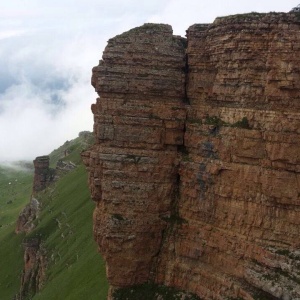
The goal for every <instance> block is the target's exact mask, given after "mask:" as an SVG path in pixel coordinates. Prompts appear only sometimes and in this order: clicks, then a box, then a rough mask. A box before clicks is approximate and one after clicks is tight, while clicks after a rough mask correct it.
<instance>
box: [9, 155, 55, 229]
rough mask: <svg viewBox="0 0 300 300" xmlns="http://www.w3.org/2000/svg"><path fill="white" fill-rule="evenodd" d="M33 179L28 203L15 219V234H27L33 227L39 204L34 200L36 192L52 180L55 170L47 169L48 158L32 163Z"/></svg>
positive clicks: (41, 158) (42, 157)
mask: <svg viewBox="0 0 300 300" xmlns="http://www.w3.org/2000/svg"><path fill="white" fill-rule="evenodd" d="M33 165H34V178H33V187H32V196H31V199H30V202H29V203H28V204H27V205H26V206H25V207H24V208H23V209H22V211H21V212H20V214H19V217H18V219H17V224H16V230H15V232H16V233H20V232H29V231H31V230H32V229H33V228H34V227H35V225H34V220H35V219H36V218H37V215H38V212H39V209H40V203H39V201H38V199H36V195H37V193H38V192H40V191H42V190H44V189H45V188H46V187H47V186H48V185H49V183H50V182H52V181H53V180H54V176H55V170H54V169H51V168H49V156H39V157H37V158H36V159H35V160H34V161H33Z"/></svg>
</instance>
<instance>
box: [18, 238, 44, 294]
mask: <svg viewBox="0 0 300 300" xmlns="http://www.w3.org/2000/svg"><path fill="white" fill-rule="evenodd" d="M23 247H24V262H25V266H24V270H23V274H22V278H21V288H20V292H19V294H18V295H16V297H15V298H16V299H17V300H23V299H31V297H32V296H33V295H35V294H36V293H37V292H38V291H39V290H40V289H41V288H42V286H43V284H44V282H45V279H46V266H47V259H46V254H45V249H44V248H43V246H42V245H41V243H40V241H39V240H38V239H35V238H33V239H29V240H27V241H25V242H24V243H23Z"/></svg>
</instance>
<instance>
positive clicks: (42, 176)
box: [32, 156, 55, 194]
mask: <svg viewBox="0 0 300 300" xmlns="http://www.w3.org/2000/svg"><path fill="white" fill-rule="evenodd" d="M33 165H34V179H33V188H32V190H33V194H35V193H37V192H40V191H42V190H44V189H45V188H46V187H47V186H48V184H49V183H50V182H52V181H53V180H54V176H55V170H54V169H51V168H50V167H49V156H38V157H37V158H36V159H35V160H34V161H33Z"/></svg>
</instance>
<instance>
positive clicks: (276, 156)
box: [83, 13, 300, 299]
mask: <svg viewBox="0 0 300 300" xmlns="http://www.w3.org/2000/svg"><path fill="white" fill-rule="evenodd" d="M299 19H300V18H299V16H298V15H297V14H283V13H280V14H275V13H270V14H248V15H238V16H232V17H227V18H219V19H216V21H215V22H214V23H213V24H209V25H207V24H205V25H201V24H197V25H193V26H191V27H190V28H189V29H188V31H187V40H185V39H183V38H181V37H177V36H173V35H172V29H171V27H170V26H169V25H162V24H145V25H144V26H141V27H139V28H135V29H132V30H130V31H129V32H126V33H123V34H121V35H119V36H116V37H115V38H113V39H111V40H109V42H108V45H107V47H106V49H105V51H104V53H103V58H102V60H101V61H100V63H99V65H98V66H97V67H95V68H94V69H93V77H92V84H93V86H94V87H95V89H96V91H97V92H98V94H99V95H100V96H101V99H100V98H99V99H97V103H96V104H93V105H92V111H93V114H94V120H95V123H94V134H95V137H96V143H95V145H94V146H93V147H92V148H91V149H89V151H86V152H85V153H83V158H84V161H85V164H86V166H87V168H88V170H89V185H90V189H91V194H92V198H93V199H94V201H95V202H96V209H95V212H94V236H95V239H96V241H97V243H98V245H99V250H100V252H101V254H102V255H103V257H104V258H105V260H106V262H107V275H108V279H109V282H110V284H111V286H112V291H111V294H110V296H109V297H110V298H111V299H113V298H114V296H113V295H114V293H113V291H114V289H118V288H124V287H130V286H135V285H138V284H144V283H155V284H159V285H166V286H170V287H175V288H177V289H180V290H185V291H189V292H192V293H194V294H195V295H198V296H199V297H201V298H203V299H298V298H299V299H300V285H299V282H300V275H299V274H300V239H299V233H300V199H299V194H300V173H299V172H300V165H299V164H300V151H299V149H300V147H299V146H300V136H299V135H300V112H299V108H300V80H299V79H300V61H299V60H300V59H299V57H300V34H299V32H300V21H299ZM263 297H264V298H263Z"/></svg>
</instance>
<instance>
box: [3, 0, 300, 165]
mask: <svg viewBox="0 0 300 300" xmlns="http://www.w3.org/2000/svg"><path fill="white" fill-rule="evenodd" d="M46 3H47V4H46ZM297 4H298V3H297V1H292V3H289V4H287V3H284V2H282V1H261V2H259V3H252V2H249V1H245V0H242V1H239V2H238V3H237V1H229V2H228V1H227V2H226V4H224V1H220V0H215V1H210V2H203V1H183V0H153V1H148V2H143V3H141V1H137V0H128V1H117V0H111V1H109V2H107V1H102V0H86V1H83V0H72V1H71V0H66V1H58V0H52V1H43V3H42V1H38V0H32V1H29V2H26V3H25V2H24V1H23V0H14V1H6V2H4V3H3V4H2V8H1V11H0V29H1V34H0V40H1V48H0V78H1V80H0V141H1V143H0V161H12V160H24V159H29V160H32V159H34V158H35V157H36V156H39V155H44V154H48V153H50V152H51V151H52V150H53V149H54V148H57V147H58V146H60V145H61V144H63V143H64V142H65V141H66V140H70V139H73V138H75V137H76V136H77V135H78V133H79V132H80V131H82V130H92V124H93V116H92V113H91V111H90V105H91V104H92V103H93V102H95V99H96V97H97V95H96V93H95V92H94V91H93V88H92V87H91V85H90V77H91V69H92V67H93V66H95V65H97V64H98V60H99V59H101V56H102V51H103V50H104V48H105V46H106V41H107V40H108V39H109V38H111V37H113V36H115V35H117V34H120V33H122V32H124V31H126V30H129V29H130V28H133V27H136V26H140V25H142V24H143V23H146V22H160V23H168V24H171V25H172V26H173V29H174V33H175V34H180V35H184V34H185V30H186V29H187V28H188V27H189V26H190V25H192V24H193V23H203V22H212V21H213V19H214V18H215V17H216V16H219V15H226V14H229V13H239V12H246V11H255V10H257V11H269V10H283V11H288V10H289V9H291V8H292V7H293V6H296V5H297ZM16 7H17V8H18V9H16Z"/></svg>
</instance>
